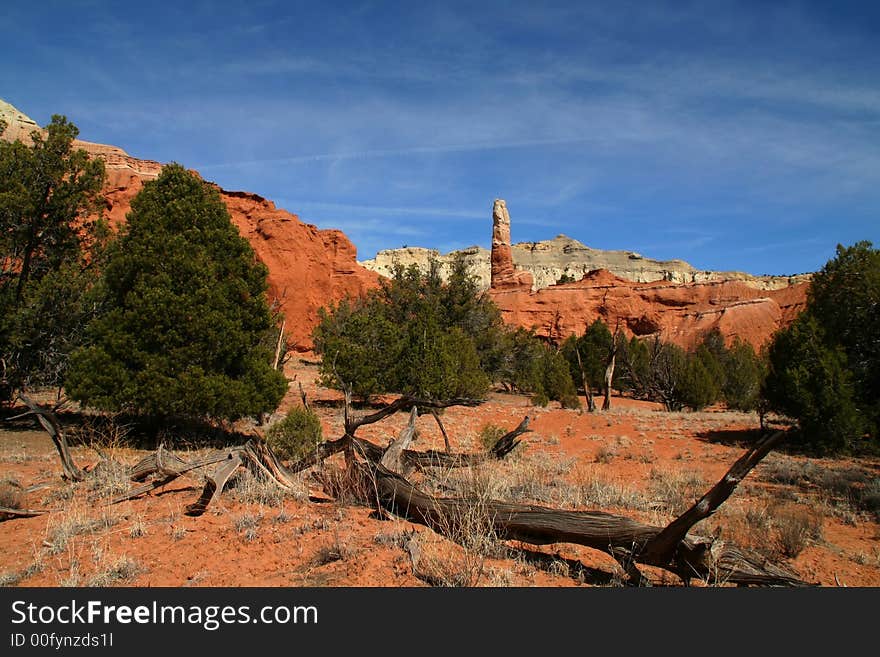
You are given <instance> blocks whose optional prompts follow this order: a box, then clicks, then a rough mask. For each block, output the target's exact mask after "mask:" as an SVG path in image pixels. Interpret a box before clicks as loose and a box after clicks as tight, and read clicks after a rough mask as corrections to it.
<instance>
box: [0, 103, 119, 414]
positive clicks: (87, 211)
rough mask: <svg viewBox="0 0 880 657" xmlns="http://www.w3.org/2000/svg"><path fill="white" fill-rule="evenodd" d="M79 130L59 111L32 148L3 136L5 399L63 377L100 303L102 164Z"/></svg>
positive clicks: (0, 376)
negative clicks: (80, 143)
mask: <svg viewBox="0 0 880 657" xmlns="http://www.w3.org/2000/svg"><path fill="white" fill-rule="evenodd" d="M4 128H5V126H4V125H2V122H0V133H2V132H3V130H4ZM78 134H79V130H78V129H77V127H76V126H75V125H73V124H72V123H70V122H68V121H67V119H66V118H65V117H63V116H60V115H55V116H53V117H52V121H51V122H50V123H49V124H48V125H47V126H46V127H45V129H44V130H43V131H39V130H35V131H33V132H32V133H31V144H30V145H26V144H24V143H22V142H21V141H15V142H6V141H3V140H0V402H2V401H7V400H9V399H10V398H11V396H12V394H13V393H14V390H16V389H21V388H27V387H30V386H33V385H57V384H58V383H59V382H60V380H61V379H62V377H63V375H64V371H65V367H66V363H67V357H68V355H69V353H70V351H71V350H72V349H73V348H74V347H76V346H77V345H78V341H79V338H80V336H81V329H82V326H83V324H84V323H85V321H86V320H87V319H88V317H89V316H90V312H91V308H92V307H93V304H92V303H91V299H89V293H90V291H91V288H92V284H93V283H94V281H95V278H96V276H95V275H94V268H93V267H92V265H93V264H94V262H95V261H96V260H97V259H98V256H97V254H96V253H95V252H94V250H93V247H94V243H95V240H96V238H97V237H98V236H99V235H100V234H101V232H102V225H101V222H99V221H98V220H96V219H90V218H89V217H94V216H95V214H96V210H97V209H98V208H99V206H100V202H101V195H100V191H101V186H102V184H103V180H104V163H103V161H102V160H100V159H90V158H89V155H88V153H87V152H86V151H85V150H82V149H75V148H74V140H75V139H76V136H77V135H78Z"/></svg>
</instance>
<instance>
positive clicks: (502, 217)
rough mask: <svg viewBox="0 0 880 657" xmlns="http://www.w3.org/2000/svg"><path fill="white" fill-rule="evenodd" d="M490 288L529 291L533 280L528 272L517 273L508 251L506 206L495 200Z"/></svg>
mask: <svg viewBox="0 0 880 657" xmlns="http://www.w3.org/2000/svg"><path fill="white" fill-rule="evenodd" d="M490 262H491V270H490V271H491V278H490V286H491V287H492V288H494V289H499V290H500V289H522V288H525V289H529V290H530V289H531V288H532V284H533V283H534V280H533V279H532V275H531V274H529V273H528V272H523V271H518V270H517V269H516V267H515V265H514V264H513V254H512V253H511V251H510V215H509V214H508V212H507V204H506V203H505V202H504V201H503V200H502V199H495V203H494V205H493V206H492V254H491V258H490Z"/></svg>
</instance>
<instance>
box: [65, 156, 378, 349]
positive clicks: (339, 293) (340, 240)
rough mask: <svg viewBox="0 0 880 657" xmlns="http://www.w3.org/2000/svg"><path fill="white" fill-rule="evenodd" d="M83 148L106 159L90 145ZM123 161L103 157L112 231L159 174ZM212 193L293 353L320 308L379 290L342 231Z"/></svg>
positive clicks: (247, 197)
mask: <svg viewBox="0 0 880 657" xmlns="http://www.w3.org/2000/svg"><path fill="white" fill-rule="evenodd" d="M82 146H83V147H84V148H87V149H88V150H89V151H90V152H92V153H94V154H95V155H97V156H101V157H104V156H105V155H104V151H102V150H101V149H94V148H92V145H89V144H82ZM101 148H107V147H101ZM117 150H118V149H117ZM117 158H118V156H117ZM126 158H127V159H116V161H115V162H114V161H111V160H110V159H108V158H106V157H105V160H106V161H107V182H106V184H105V187H104V193H105V199H106V201H107V209H106V211H105V214H106V216H107V217H108V219H109V221H110V222H111V225H115V226H118V225H119V224H120V223H122V222H124V221H125V215H126V214H127V213H128V211H129V210H130V208H131V200H132V199H133V198H134V197H135V196H136V195H137V193H138V192H139V191H140V190H141V188H142V187H143V185H144V182H145V181H147V180H151V179H153V178H155V177H156V176H157V175H158V174H159V171H160V170H161V165H160V164H158V163H155V162H149V161H144V160H137V159H135V158H130V157H128V156H126ZM217 189H218V191H219V192H220V195H221V197H222V198H223V201H224V202H225V203H226V207H227V209H228V210H229V214H230V216H231V217H232V222H233V223H234V224H235V225H236V227H237V228H238V230H239V232H240V233H241V235H242V237H244V238H245V239H247V240H248V242H250V244H251V247H252V248H253V249H254V252H255V253H256V254H257V257H258V258H259V259H260V260H261V261H262V262H263V263H264V264H265V265H266V267H268V268H269V297H270V300H271V299H272V298H278V299H280V300H281V303H282V310H283V311H284V316H285V320H286V325H285V332H286V334H287V336H288V339H289V340H291V341H292V342H294V344H295V345H296V348H297V349H298V350H308V349H311V348H312V346H313V345H312V340H311V337H310V336H311V333H312V329H314V327H315V326H316V324H317V322H318V309H319V308H321V307H322V306H325V305H327V304H329V303H330V302H334V301H339V300H340V299H342V298H344V297H345V296H346V295H352V296H359V295H361V294H363V293H364V292H365V291H366V290H368V289H370V288H372V287H376V286H377V285H378V281H379V276H378V274H375V273H374V272H371V271H369V270H367V269H364V268H363V267H361V266H360V265H358V264H357V250H356V249H355V246H354V245H353V244H352V243H351V241H350V240H349V239H348V238H347V237H346V236H345V234H344V233H342V231H339V230H320V229H318V228H317V227H315V226H313V225H311V224H306V223H303V222H302V221H300V220H299V217H297V216H296V215H295V214H291V213H290V212H287V211H285V210H281V209H278V208H276V207H275V204H274V203H272V202H271V201H268V200H266V199H264V198H262V197H261V196H258V195H256V194H250V193H247V192H231V191H227V190H225V189H221V188H219V187H217Z"/></svg>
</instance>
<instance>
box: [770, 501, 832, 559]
mask: <svg viewBox="0 0 880 657" xmlns="http://www.w3.org/2000/svg"><path fill="white" fill-rule="evenodd" d="M773 523H774V524H775V525H776V532H777V538H778V540H779V548H780V550H781V551H782V553H783V554H784V555H785V556H787V557H791V558H792V559H793V558H794V557H796V556H798V555H799V554H800V553H801V552H802V551H803V549H804V548H805V547H807V545H808V544H809V542H810V541H811V540H820V539H821V538H822V519H821V518H817V517H815V516H813V515H811V514H810V513H808V512H807V511H804V510H801V509H788V510H783V511H780V512H777V513H776V514H775V517H774V519H773Z"/></svg>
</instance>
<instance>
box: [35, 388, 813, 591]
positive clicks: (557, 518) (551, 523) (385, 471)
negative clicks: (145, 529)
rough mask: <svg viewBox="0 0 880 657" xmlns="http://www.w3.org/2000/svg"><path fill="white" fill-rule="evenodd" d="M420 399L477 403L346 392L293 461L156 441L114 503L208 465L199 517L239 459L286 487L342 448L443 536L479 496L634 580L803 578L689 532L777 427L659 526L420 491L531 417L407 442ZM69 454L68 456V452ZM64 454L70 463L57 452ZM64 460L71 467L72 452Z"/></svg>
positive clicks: (409, 515)
mask: <svg viewBox="0 0 880 657" xmlns="http://www.w3.org/2000/svg"><path fill="white" fill-rule="evenodd" d="M422 403H424V404H425V405H426V407H427V408H428V409H430V408H434V409H436V408H445V407H448V406H452V405H456V404H467V405H472V404H474V403H475V402H473V400H452V401H450V402H431V401H430V400H417V399H414V398H401V399H399V400H397V401H395V402H393V403H392V404H390V405H389V406H388V407H386V408H383V409H381V410H379V411H377V412H375V413H371V414H368V415H361V416H357V417H356V416H355V415H354V414H353V413H352V411H351V407H350V400H349V396H348V395H346V403H345V418H344V420H345V429H346V431H345V434H344V435H343V436H342V437H340V438H338V439H336V440H330V441H325V442H323V443H321V444H319V445H318V446H317V447H316V449H315V450H314V452H313V453H311V454H310V455H309V456H307V457H306V458H304V459H301V460H300V461H297V462H295V463H292V464H290V465H285V464H283V463H282V462H281V461H280V460H279V459H278V458H277V457H276V456H275V454H274V453H273V452H272V450H271V449H270V448H269V446H268V445H267V443H266V441H265V440H263V438H262V437H261V436H260V435H256V436H254V437H253V438H251V439H250V440H248V441H247V442H246V443H245V444H243V445H238V446H234V447H230V448H226V449H223V450H219V451H218V452H216V453H215V454H212V455H210V456H207V457H205V458H202V459H198V460H195V461H191V462H189V461H185V460H184V459H181V458H180V457H178V456H176V455H174V454H172V453H170V452H168V451H167V450H165V449H164V448H162V447H160V448H159V449H158V450H157V451H156V452H155V453H153V454H150V455H149V456H148V457H146V458H145V459H142V460H141V461H140V462H139V463H138V464H136V465H135V466H134V467H132V468H130V470H129V477H130V479H131V480H132V481H133V482H142V483H139V485H138V486H135V487H133V488H132V489H131V490H129V491H128V492H126V493H124V494H122V495H119V496H117V497H116V498H114V499H113V500H112V501H111V503H118V502H121V501H125V500H131V499H134V498H136V497H139V496H141V495H144V494H146V493H149V492H150V491H152V490H155V489H157V488H160V487H162V486H165V485H167V484H169V483H170V482H172V481H174V480H175V479H177V478H178V477H180V476H182V475H185V474H188V473H192V472H195V471H200V470H201V469H203V468H206V467H208V466H210V465H214V466H215V468H214V470H213V471H212V472H211V473H210V474H207V475H205V476H204V486H203V489H202V492H201V494H200V496H199V498H198V499H197V500H196V501H195V502H193V503H192V504H190V505H189V506H188V507H187V509H186V512H187V514H188V515H192V516H198V515H201V514H203V513H204V512H205V511H206V510H207V509H208V508H209V507H210V506H211V505H212V504H214V503H216V502H217V500H218V499H219V497H220V495H221V494H222V492H223V490H224V488H225V487H226V485H227V483H228V482H229V480H230V479H231V478H232V476H233V475H234V474H235V473H236V472H237V471H238V470H239V469H240V468H246V469H249V470H250V471H252V472H254V473H256V474H259V475H261V476H262V477H264V478H265V479H267V480H268V481H272V482H274V483H275V484H276V485H278V486H280V487H281V488H283V489H292V488H294V487H296V486H297V482H298V479H297V477H298V476H299V475H300V474H301V473H303V472H304V471H306V470H309V469H311V468H313V467H314V466H319V465H322V464H323V463H324V461H325V460H326V459H327V458H329V457H330V456H332V455H334V454H337V453H343V454H344V455H345V463H346V469H347V473H348V475H349V477H348V481H349V482H350V484H351V485H352V486H353V487H355V488H356V489H358V490H359V491H360V492H361V499H362V500H363V501H364V502H367V503H370V504H373V505H375V506H376V507H378V508H379V509H381V510H383V511H384V512H387V513H391V514H393V515H395V516H398V517H401V518H405V519H407V520H409V521H411V522H415V523H419V524H422V525H425V526H427V527H430V528H431V529H433V530H435V531H437V532H440V533H443V534H446V535H447V536H452V537H454V535H455V534H456V531H455V530H456V523H457V522H458V521H459V519H461V518H464V517H467V515H468V512H469V511H470V510H472V509H473V507H475V506H476V505H480V508H481V512H482V513H484V514H485V519H486V523H487V527H488V529H489V530H490V531H492V532H493V533H494V534H495V535H497V536H498V538H500V539H502V540H511V541H519V542H521V543H528V544H532V545H547V544H554V543H571V544H576V545H583V546H586V547H589V548H592V549H595V550H600V551H602V552H605V553H607V554H609V555H611V556H612V557H613V558H614V559H615V560H617V562H618V563H619V564H620V565H621V566H622V567H623V569H624V570H625V572H626V573H627V575H628V576H629V578H630V581H631V583H633V584H647V583H648V580H647V578H646V577H645V576H644V575H643V574H642V572H641V571H640V570H639V568H638V566H639V565H646V566H653V567H657V568H662V569H664V570H667V571H669V572H672V573H674V574H676V575H677V576H678V577H680V578H681V579H682V581H683V582H685V583H688V582H690V581H691V580H693V579H695V578H697V579H701V580H704V581H708V582H724V583H731V584H738V585H764V586H801V585H806V583H805V582H803V581H802V580H801V579H799V578H798V577H797V576H796V575H795V574H794V573H791V572H788V571H787V570H785V569H784V568H782V567H780V566H778V565H776V564H773V563H770V562H769V561H768V560H767V559H765V558H764V557H762V556H760V555H758V554H757V553H755V552H752V551H749V550H745V549H741V548H738V547H737V546H735V545H733V544H730V543H728V542H726V541H720V540H716V539H714V538H707V537H701V536H695V535H692V534H690V530H691V529H692V528H693V526H694V525H695V524H696V523H698V522H699V521H701V520H703V519H705V518H707V517H709V516H710V515H711V514H713V513H714V512H715V511H716V510H717V509H718V507H719V506H721V504H723V503H724V502H725V501H726V500H727V499H728V497H729V496H730V495H731V494H732V493H733V492H734V490H735V489H736V487H737V485H738V484H739V483H740V482H741V481H742V480H743V478H744V477H745V476H746V475H747V474H748V473H749V472H750V471H751V470H752V469H753V468H754V467H755V466H756V465H757V464H758V463H759V462H760V461H761V459H762V458H763V457H764V456H766V454H768V453H769V452H770V451H771V450H772V449H773V448H774V447H775V446H776V445H777V444H779V442H780V441H781V440H783V438H784V434H783V433H782V432H777V433H775V434H773V435H771V436H768V437H766V438H765V439H763V440H761V441H760V442H758V443H757V444H756V445H754V446H753V447H752V448H750V449H749V450H747V451H746V453H745V454H744V455H743V456H742V457H741V458H740V459H739V460H737V461H736V463H734V464H733V466H732V467H731V468H730V469H729V470H728V471H727V473H725V475H724V476H723V477H722V478H721V479H720V480H719V481H718V483H716V484H715V485H714V486H713V487H712V488H711V489H710V490H709V491H707V492H706V493H705V494H704V495H703V496H702V497H701V498H700V499H699V500H698V501H697V502H696V503H695V504H694V505H693V506H692V507H691V508H690V509H688V510H687V511H685V512H684V513H683V514H681V516H679V517H678V518H676V519H675V520H674V521H673V522H671V523H670V524H669V525H667V526H666V527H657V526H652V525H648V524H645V523H641V522H639V521H636V520H633V519H631V518H628V517H625V516H617V515H613V514H609V513H605V512H603V511H569V510H562V509H554V508H548V507H542V506H536V505H528V504H514V503H509V502H504V501H499V500H482V499H476V498H471V497H459V498H443V497H437V496H434V495H431V494H429V493H426V492H424V491H422V490H421V489H419V488H418V487H417V486H416V485H415V484H414V483H413V482H412V481H410V480H409V479H408V478H407V476H408V473H409V472H412V471H413V470H424V469H427V468H432V467H442V468H449V467H469V466H474V465H478V464H484V463H487V462H491V461H492V460H494V459H502V458H504V457H505V456H507V455H508V454H510V452H511V451H512V450H513V449H514V448H515V447H516V445H517V444H519V441H520V436H521V435H522V434H524V433H526V432H528V431H529V429H528V425H529V418H528V417H525V418H524V419H523V421H522V422H521V423H520V424H519V425H518V426H517V427H516V428H514V429H513V430H512V431H510V432H508V433H507V434H505V435H504V436H502V437H501V438H500V439H499V440H498V441H497V442H496V443H495V445H494V446H493V447H492V449H491V450H489V451H488V452H487V453H483V454H468V453H450V452H448V451H443V452H439V451H435V450H428V451H416V450H412V449H411V448H410V447H409V444H410V442H411V441H412V438H413V433H414V427H415V419H416V417H417V414H418V408H419V404H422ZM432 404H434V405H433V406H432ZM444 404H445V405H444ZM402 410H409V411H410V419H409V423H408V424H407V426H406V428H405V429H404V430H403V431H402V432H401V434H400V436H398V438H397V439H396V440H394V441H392V442H391V444H390V445H388V446H386V447H381V446H379V445H376V444H375V443H372V442H370V441H368V440H364V439H362V438H359V437H357V436H356V435H355V432H356V431H357V430H358V428H360V427H362V426H364V425H366V424H372V423H375V422H379V421H381V420H382V419H384V418H387V417H389V416H390V415H392V414H393V413H396V412H398V411H402ZM40 417H41V418H42V416H40ZM45 426H46V425H45V424H44V427H45ZM53 429H54V430H56V432H57V428H56V427H54V426H53ZM47 430H48V429H47ZM56 444H57V443H56ZM59 451H61V450H59ZM67 456H68V458H69V453H68V454H67ZM62 462H63V463H64V464H65V472H67V464H66V462H65V459H64V457H62ZM69 465H70V466H71V467H73V468H75V466H73V463H72V460H70V461H69ZM74 471H76V470H74ZM319 481H321V478H320V477H319ZM328 492H329V491H328ZM331 494H332V493H331Z"/></svg>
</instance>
